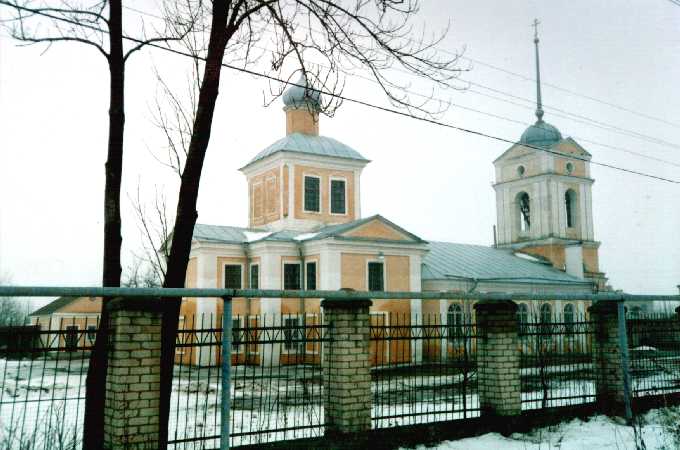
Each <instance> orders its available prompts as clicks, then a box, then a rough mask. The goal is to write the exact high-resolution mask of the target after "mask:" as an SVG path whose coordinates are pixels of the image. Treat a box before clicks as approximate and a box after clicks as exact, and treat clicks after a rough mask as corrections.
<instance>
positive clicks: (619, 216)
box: [0, 0, 680, 294]
mask: <svg viewBox="0 0 680 450" xmlns="http://www.w3.org/2000/svg"><path fill="white" fill-rule="evenodd" d="M134 5H135V7H137V8H140V9H144V10H146V11H150V12H156V11H157V9H156V7H155V6H154V3H152V2H148V4H145V3H144V2H135V3H134ZM2 8H4V7H0V11H2ZM5 13H6V11H3V12H2V14H5ZM126 17H127V18H131V20H132V19H134V20H138V16H136V15H135V14H134V13H132V12H129V11H126ZM535 17H537V18H538V19H539V20H540V21H541V22H542V25H541V26H540V35H541V67H542V74H541V75H542V78H543V81H544V83H546V85H544V86H543V97H544V104H545V109H546V114H545V120H546V121H548V122H550V123H552V124H553V125H555V126H557V127H558V128H559V129H560V131H561V132H562V134H563V135H564V136H571V137H573V138H574V139H576V141H578V142H579V143H580V144H581V145H582V146H583V147H585V148H586V149H587V150H588V151H589V152H590V153H591V154H592V155H593V160H594V161H599V162H602V163H607V164H612V165H616V166H621V167H625V168H628V169H632V170H636V171H643V172H648V173H651V174H655V175H658V176H662V177H666V178H672V179H675V180H680V89H678V80H680V7H678V6H675V5H674V4H673V3H671V2H670V1H666V0H637V1H623V0H622V1H617V2H604V1H601V2H593V1H592V0H576V1H575V0H569V1H551V2H538V1H518V0H517V1H512V2H504V1H481V0H480V1H475V2H469V1H462V0H460V1H459V0H441V1H427V2H424V5H423V9H422V12H421V14H420V16H419V18H418V21H417V22H418V23H425V24H426V27H427V29H428V30H433V31H436V30H438V29H440V28H441V27H442V26H444V25H446V21H448V20H450V21H451V29H450V32H449V35H448V37H447V38H446V40H445V41H444V42H442V43H441V45H440V48H441V49H442V50H445V51H452V52H455V51H459V50H463V49H464V55H465V57H466V58H470V59H464V60H462V65H463V66H469V67H471V69H472V70H471V71H469V72H466V73H464V74H463V78H464V79H465V80H468V81H470V82H473V83H475V85H473V86H471V88H470V89H468V90H461V91H455V90H438V91H437V92H436V95H437V96H438V97H441V98H444V99H448V100H450V101H451V102H452V103H453V104H454V105H455V106H452V107H451V108H450V109H449V110H448V111H447V112H446V113H445V114H444V115H443V116H442V117H440V119H441V120H442V121H444V122H448V123H453V124H456V125H459V126H462V127H465V128H469V129H474V130H479V131H483V132H485V133H488V134H491V135H496V136H499V137H503V138H506V139H511V140H517V139H519V136H520V135H521V133H522V132H523V131H524V129H525V128H526V126H527V125H528V124H530V123H532V122H533V121H534V119H535V118H534V115H533V110H534V109H535V106H534V105H533V104H531V103H530V102H533V101H534V97H535V86H534V84H533V81H531V78H533V76H534V61H533V43H532V37H533V29H532V27H531V26H530V24H531V22H532V21H533V19H534V18H535ZM44 50H45V48H44V47H40V46H32V47H17V46H16V42H14V41H12V40H11V39H10V38H9V37H7V34H6V31H3V32H2V36H1V37H0V272H2V273H5V274H7V275H9V276H10V277H11V280H12V282H13V283H15V284H22V285H84V286H90V285H98V284H99V283H100V279H101V255H102V250H101V247H102V215H103V212H102V211H103V208H102V198H103V187H104V162H105V160H106V139H107V109H108V72H107V69H106V65H105V62H104V59H103V58H102V57H101V56H100V55H99V54H98V53H97V52H96V51H94V50H92V49H90V48H86V47H83V46H81V45H78V44H70V43H66V44H55V45H53V46H52V47H51V48H50V49H49V50H48V51H46V52H44V53H43V51H44ZM153 65H156V66H157V67H158V68H159V70H160V71H161V72H163V73H167V74H169V75H168V79H169V81H170V82H171V83H174V84H173V85H174V86H176V87H177V89H182V88H183V87H184V85H183V77H184V74H185V73H186V70H187V69H188V65H187V61H186V60H185V59H183V58H181V57H178V56H172V55H170V56H168V55H166V54H162V53H161V52H160V51H157V50H155V51H144V52H140V53H138V54H136V55H135V56H133V57H132V58H131V59H130V61H129V63H128V67H127V79H126V81H127V85H126V101H127V105H126V107H127V116H126V130H125V162H124V171H125V172H124V182H123V190H124V192H123V201H124V205H123V206H124V216H123V220H124V230H123V233H124V255H125V260H126V261H129V256H128V255H129V253H130V251H133V250H136V249H138V248H139V245H140V233H139V230H138V228H137V223H136V221H135V218H134V215H133V214H132V213H131V209H130V201H129V199H128V195H130V196H132V195H135V192H136V189H137V185H138V184H140V185H141V189H142V192H143V193H145V195H146V194H148V193H150V192H152V191H153V190H154V188H155V187H156V186H158V188H159V189H162V190H164V191H165V192H167V195H168V197H169V198H170V204H171V206H172V210H173V211H172V212H173V213H174V201H175V191H176V189H177V184H178V183H177V180H176V177H174V176H173V175H172V173H170V172H169V171H168V170H167V169H166V168H163V167H162V166H160V165H159V164H158V162H157V161H156V160H155V159H154V158H153V156H152V155H151V152H154V151H158V148H159V147H160V145H161V144H162V140H161V135H160V132H159V131H158V130H157V129H155V128H154V127H153V125H152V123H151V119H152V115H151V112H150V110H151V105H152V104H153V101H154V93H155V92H156V83H155V81H154V75H153V72H152V66H153ZM489 65H492V66H495V67H497V68H500V69H503V70H498V69H494V68H491V67H489ZM509 72H513V73H516V74H517V75H520V76H517V75H513V74H511V73H509ZM522 77H525V78H522ZM346 82H347V89H346V93H347V95H349V96H351V97H359V98H363V99H368V100H369V101H372V102H375V103H380V104H385V99H384V98H383V97H382V96H381V95H380V92H378V90H377V86H376V85H375V84H372V83H369V82H367V81H365V80H362V79H360V78H356V77H348V78H347V80H346ZM547 84H549V85H550V86H549V85H547ZM461 85H463V83H461ZM551 86H556V87H551ZM416 87H419V85H418V83H416ZM414 89H416V88H414ZM416 90H417V89H416ZM268 91H269V87H268V84H267V83H266V82H265V81H263V80H261V79H258V78H255V77H253V76H245V75H242V74H239V73H236V72H232V71H229V70H225V71H223V76H222V83H221V86H220V97H219V99H218V103H217V111H216V114H215V120H214V123H213V131H212V139H211V143H210V147H209V149H208V155H207V158H206V161H205V167H204V171H203V179H202V181H201V190H200V197H199V202H198V212H199V222H202V223H209V224H222V225H236V226H246V225H247V190H246V183H245V177H244V176H243V175H242V174H241V173H240V172H238V171H237V169H238V168H239V167H241V166H243V164H245V163H246V162H247V161H248V160H249V159H250V158H251V157H252V156H253V155H255V154H256V153H257V152H258V151H260V150H261V149H262V148H264V147H266V146H267V145H269V144H270V143H272V142H273V141H275V140H277V139H279V138H280V137H282V136H283V135H284V133H285V121H284V113H283V112H282V110H281V106H282V104H281V102H280V101H276V102H274V103H273V105H271V106H269V107H265V106H264V105H263V97H266V95H265V94H266V93H267V92H268ZM499 91H500V92H499ZM507 94H511V95H512V96H514V97H510V96H508V95H507ZM518 97H519V98H518ZM525 99H526V100H525ZM527 100H528V101H527ZM608 104H611V105H616V106H617V107H613V106H610V105H608ZM552 108H557V109H559V110H560V111H559V112H558V111H555V110H554V109H552ZM473 110H477V111H479V112H476V111H473ZM565 113H569V114H576V115H578V116H580V117H579V118H573V116H572V118H569V117H567V116H566V114H565ZM595 122H597V123H595ZM320 126H321V133H322V134H324V135H327V136H332V137H334V138H336V139H339V140H341V141H343V142H345V143H347V144H348V145H350V146H352V147H354V148H355V149H357V150H358V151H359V152H360V153H362V154H363V155H364V156H365V157H367V158H368V159H370V160H372V162H371V163H370V164H369V165H368V167H367V168H366V170H365V171H364V173H363V177H362V184H361V188H362V213H363V215H364V216H367V215H371V214H376V213H379V214H382V215H383V216H385V217H387V218H388V219H390V220H392V221H394V222H396V223H397V224H399V225H400V226H402V227H404V228H405V229H407V230H409V231H411V232H413V233H415V234H417V235H419V236H421V237H422V238H424V239H429V240H445V241H452V242H461V243H470V244H484V245H489V244H491V243H492V227H493V225H494V224H495V199H494V191H493V189H492V187H491V183H492V182H493V176H494V175H493V166H492V161H493V160H494V159H495V158H496V157H497V156H498V155H500V154H501V153H502V152H503V151H505V150H506V148H507V147H508V145H506V144H504V143H502V142H498V141H494V140H491V139H487V138H482V137H479V136H474V135H471V134H465V133H462V132H459V131H456V130H452V129H448V128H444V127H439V126H435V125H431V124H426V123H423V122H418V121H416V120H413V119H408V118H401V117H398V116H395V115H392V114H388V113H383V112H377V111H374V110H370V109H367V108H365V107H361V106H357V105H353V104H349V103H345V104H344V105H343V106H342V108H341V109H340V110H339V111H338V113H337V114H336V116H335V117H333V118H326V117H322V119H321V124H320ZM640 135H644V136H640ZM630 152H635V153H640V154H642V155H645V156H647V157H648V158H643V157H641V156H639V155H635V154H631V153H630ZM649 157H651V158H657V159H663V160H665V161H667V162H659V161H655V160H652V159H650V158H649ZM592 176H593V178H595V180H596V182H595V184H594V186H593V198H594V203H593V210H594V220H595V235H596V239H597V240H599V241H601V242H602V246H601V248H600V268H601V270H603V271H605V272H606V273H607V276H608V277H609V279H610V282H611V284H612V285H613V286H614V287H615V288H617V289H623V290H625V291H627V292H630V293H652V294H673V293H677V288H676V285H677V284H680V185H678V184H671V183H667V182H662V181H657V180H652V179H649V178H644V177H641V176H638V175H632V174H627V173H624V172H620V171H615V170H612V169H609V168H605V167H600V166H593V167H592ZM146 198H149V197H148V195H147V196H146Z"/></svg>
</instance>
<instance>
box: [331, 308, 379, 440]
mask: <svg viewBox="0 0 680 450" xmlns="http://www.w3.org/2000/svg"><path fill="white" fill-rule="evenodd" d="M371 304H372V302H371V301H370V300H363V299H362V300H328V299H326V300H323V301H322V302H321V307H322V308H323V312H324V323H325V324H326V325H328V327H329V328H328V334H329V337H330V342H327V343H325V347H324V361H323V372H324V383H325V388H326V389H327V395H325V396H324V397H325V404H324V410H325V414H326V434H327V435H328V434H342V433H351V432H357V431H365V430H370V429H371V362H370V356H369V347H368V343H369V325H370V324H369V316H368V311H369V308H370V306H371Z"/></svg>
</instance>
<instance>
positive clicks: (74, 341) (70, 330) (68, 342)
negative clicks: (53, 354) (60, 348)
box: [64, 325, 78, 352]
mask: <svg viewBox="0 0 680 450" xmlns="http://www.w3.org/2000/svg"><path fill="white" fill-rule="evenodd" d="M64 344H65V345H64V346H65V347H66V351H69V352H72V351H75V350H76V348H78V325H69V326H67V327H66V334H64Z"/></svg>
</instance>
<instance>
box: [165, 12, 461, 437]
mask: <svg viewBox="0 0 680 450" xmlns="http://www.w3.org/2000/svg"><path fill="white" fill-rule="evenodd" d="M166 6H167V11H166V13H167V14H168V15H169V17H182V16H184V15H188V16H189V17H191V18H192V19H193V20H196V22H197V23H198V24H200V25H199V26H195V27H194V30H197V34H198V35H199V37H198V38H195V40H194V41H192V42H191V45H194V44H195V43H196V42H199V43H200V42H203V41H201V38H202V37H203V36H207V39H206V42H205V43H206V44H207V45H203V46H195V45H194V47H193V48H194V49H199V50H201V51H199V52H198V56H199V58H200V60H201V66H202V74H203V75H202V77H201V79H200V88H199V90H198V101H197V103H196V108H195V111H194V114H193V116H192V117H191V123H192V126H191V137H190V139H189V142H188V151H187V152H186V159H185V161H184V164H183V168H182V169H181V170H178V174H180V175H181V183H180V189H179V198H178V202H177V209H176V215H175V220H174V228H173V232H172V239H171V246H170V252H169V256H168V262H167V270H166V274H165V279H164V282H163V286H164V287H183V286H184V282H185V274H186V269H187V265H188V261H189V253H190V247H191V239H192V235H193V229H194V226H195V224H196V219H197V217H198V213H197V212H196V201H197V198H198V191H199V184H200V179H201V172H202V168H203V162H204V159H205V155H206V151H207V149H208V144H209V142H210V134H211V129H212V121H213V114H214V111H215V104H216V101H217V97H218V89H219V83H220V78H221V70H222V66H223V63H224V60H225V58H226V59H227V60H228V61H230V62H233V61H237V62H238V64H239V66H241V67H243V68H247V67H248V66H249V65H250V64H252V63H253V62H254V61H255V60H256V59H258V58H260V57H261V56H263V52H264V54H265V55H267V56H268V57H269V58H270V69H271V70H270V73H269V76H270V77H271V78H272V79H274V80H286V81H290V80H291V77H293V76H295V77H297V76H298V75H302V77H301V80H303V86H302V87H303V88H305V89H306V90H308V91H311V92H309V93H308V94H309V95H315V93H314V90H317V91H321V92H323V93H324V94H325V95H323V97H322V98H323V101H322V105H321V110H322V111H321V112H323V113H325V114H327V115H331V114H333V112H334V111H335V110H336V109H337V107H338V106H339V105H340V104H341V101H342V95H341V93H342V89H343V86H344V83H343V81H342V78H341V74H342V73H343V70H344V69H349V70H356V69H365V70H367V71H368V72H369V73H370V74H371V75H372V77H373V78H374V79H375V80H376V81H377V82H378V84H379V86H380V88H381V89H382V91H383V92H384V94H385V95H386V96H387V98H388V99H389V100H390V102H392V103H393V104H395V105H398V106H401V107H405V108H408V109H409V110H411V111H414V110H415V111H418V112H422V113H426V114H427V113H432V110H431V109H430V104H429V103H428V102H427V99H425V100H424V101H420V102H415V101H413V99H412V98H411V97H410V96H409V94H408V93H407V91H405V90H404V87H405V86H403V85H400V84H399V83H397V82H395V81H393V77H392V75H393V72H392V69H399V70H406V71H407V72H408V73H410V74H412V75H415V76H417V77H420V78H421V79H425V80H427V81H429V82H432V83H434V84H435V85H437V84H439V85H446V84H447V83H448V82H449V81H450V80H452V79H453V78H455V77H456V76H457V75H458V73H459V70H458V68H457V63H458V57H457V56H456V57H452V58H448V59H447V58H441V57H440V56H439V55H438V54H437V53H436V52H435V51H434V46H435V45H437V44H438V43H439V42H440V41H441V39H443V37H444V36H445V34H446V31H447V30H445V32H444V33H442V34H440V35H437V36H435V37H434V38H432V39H429V40H427V39H425V37H424V32H423V33H422V34H421V35H418V36H415V35H414V28H413V26H412V24H411V22H412V20H413V18H414V16H415V15H416V14H417V12H418V9H419V4H418V1H417V0H373V1H369V0H347V1H345V2H340V1H334V0H233V1H232V0H214V1H213V2H212V9H210V10H208V9H207V8H208V7H207V5H206V4H204V3H203V2H201V1H195V2H194V1H192V0H187V1H185V2H182V3H166ZM190 35H192V36H193V37H195V34H192V33H190ZM186 41H187V40H186V39H185V40H184V42H185V43H186ZM265 41H270V42H272V43H273V47H274V49H273V50H267V49H266V48H265V50H263V51H262V50H261V51H260V52H258V51H257V48H261V47H260V45H258V43H262V42H265ZM203 49H205V50H203ZM303 54H304V57H303ZM317 60H320V61H321V62H322V64H318V63H314V62H313V61H317ZM291 65H293V67H296V68H297V70H295V71H294V72H293V73H292V74H290V75H289V76H288V77H284V76H283V75H282V74H283V73H286V72H287V71H289V70H290V67H291ZM285 87H286V84H278V85H276V84H274V85H272V84H270V88H271V93H272V98H275V97H276V96H277V95H280V94H281V93H282V92H283V90H284V89H285ZM435 112H436V111H435ZM173 151H174V150H173ZM167 302H168V303H169V304H170V305H171V307H172V310H171V311H170V313H169V314H167V315H166V316H165V317H164V320H163V349H162V351H163V353H164V357H163V359H162V360H163V363H162V367H161V418H160V420H161V423H167V420H168V413H169V401H170V389H171V385H172V366H173V360H174V358H173V356H172V355H173V354H174V345H175V334H176V330H177V326H178V320H179V310H180V305H181V300H180V299H167ZM165 432H166V433H167V430H165ZM166 441H167V435H164V436H161V442H160V444H161V446H162V445H164V443H165V442H166Z"/></svg>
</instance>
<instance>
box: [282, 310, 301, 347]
mask: <svg viewBox="0 0 680 450" xmlns="http://www.w3.org/2000/svg"><path fill="white" fill-rule="evenodd" d="M283 337H284V342H285V343H284V348H285V349H286V350H288V351H298V352H302V351H304V348H305V343H304V339H303V338H302V327H301V326H300V322H299V320H298V318H297V317H288V318H286V319H284V321H283Z"/></svg>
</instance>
